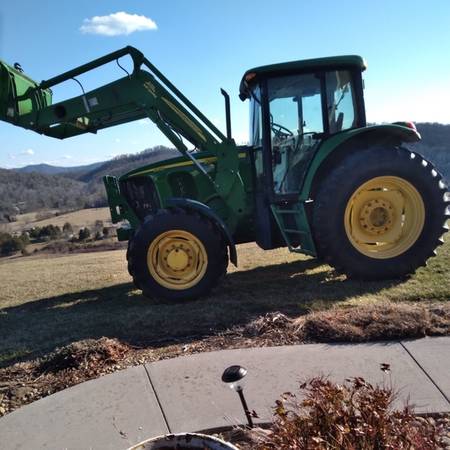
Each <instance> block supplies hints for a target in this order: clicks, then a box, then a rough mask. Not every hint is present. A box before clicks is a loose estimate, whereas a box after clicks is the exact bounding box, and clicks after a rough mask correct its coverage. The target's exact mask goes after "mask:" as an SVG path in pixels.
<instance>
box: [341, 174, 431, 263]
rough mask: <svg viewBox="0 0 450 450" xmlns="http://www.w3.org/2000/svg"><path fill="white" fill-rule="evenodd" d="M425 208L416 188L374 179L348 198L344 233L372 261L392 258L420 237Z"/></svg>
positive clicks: (397, 181) (393, 179) (392, 179)
mask: <svg viewBox="0 0 450 450" xmlns="http://www.w3.org/2000/svg"><path fill="white" fill-rule="evenodd" d="M424 223H425V205H424V203H423V200H422V196H421V195H420V194H419V192H418V191H417V189H416V188H415V187H414V186H413V185H412V184H411V183H410V182H409V181H406V180H404V179H403V178H399V177H393V176H385V177H376V178H372V179H371V180H369V181H367V182H365V183H364V184H362V185H361V186H360V187H359V188H358V189H356V191H355V192H354V193H353V194H352V195H351V197H350V199H349V201H348V203H347V207H346V208H345V214H344V224H345V232H346V234H347V237H348V239H349V240H350V242H351V243H352V245H353V246H354V247H355V248H356V249H357V250H358V251H359V252H361V253H362V254H364V255H366V256H370V257H371V258H377V259H387V258H394V257H395V256H398V255H401V254H402V253H404V252H406V251H407V250H408V249H409V248H410V247H411V246H412V245H414V243H415V242H416V241H417V239H418V238H419V236H420V234H421V232H422V230H423V226H424Z"/></svg>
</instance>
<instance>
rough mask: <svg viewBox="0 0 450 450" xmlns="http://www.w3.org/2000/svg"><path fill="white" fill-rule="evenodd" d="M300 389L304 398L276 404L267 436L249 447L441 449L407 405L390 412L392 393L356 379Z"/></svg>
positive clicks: (433, 430)
mask: <svg viewBox="0 0 450 450" xmlns="http://www.w3.org/2000/svg"><path fill="white" fill-rule="evenodd" d="M386 368H387V370H388V366H387V365H386V367H385V369H386ZM300 389H301V391H303V393H304V395H303V396H302V398H303V399H302V400H299V399H298V397H297V396H296V395H294V394H291V393H286V394H284V395H283V396H282V398H281V400H278V401H277V402H276V408H275V420H274V423H273V425H272V428H271V430H270V432H269V433H267V434H266V433H265V434H264V435H263V436H260V437H258V438H257V439H255V440H256V444H255V445H253V446H252V449H254V450H275V449H277V450H294V449H295V450H306V449H308V450H309V449H318V450H319V449H320V450H322V449H324V450H325V449H336V450H337V449H353V450H369V449H380V450H381V449H398V450H401V449H411V448H415V449H419V448H420V449H422V450H428V449H430V450H431V449H436V448H438V446H439V444H438V438H439V434H440V430H438V429H437V427H435V426H434V425H432V424H431V423H429V422H427V421H425V420H423V421H419V420H417V418H416V417H415V416H414V414H413V411H412V409H411V408H410V407H409V406H405V407H404V408H403V409H402V410H393V409H392V402H393V400H394V397H395V396H394V394H393V392H392V390H391V389H386V388H381V387H375V386H372V385H371V384H370V383H368V382H366V381H365V380H364V379H363V378H359V377H356V378H352V379H349V380H346V383H345V384H344V385H338V384H335V383H333V382H331V381H329V380H327V379H324V378H313V379H311V380H310V381H308V382H306V383H304V384H302V385H301V386H300Z"/></svg>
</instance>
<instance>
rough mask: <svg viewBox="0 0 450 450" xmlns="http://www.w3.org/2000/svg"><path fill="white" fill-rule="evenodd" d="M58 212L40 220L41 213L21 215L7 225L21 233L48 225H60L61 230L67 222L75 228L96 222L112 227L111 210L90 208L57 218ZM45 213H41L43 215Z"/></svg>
mask: <svg viewBox="0 0 450 450" xmlns="http://www.w3.org/2000/svg"><path fill="white" fill-rule="evenodd" d="M56 212H57V211H56V210H54V211H48V214H49V215H50V214H53V217H49V218H47V219H43V220H38V218H39V213H28V214H20V215H18V216H17V222H11V223H9V224H7V227H8V231H10V232H13V231H14V232H20V231H22V230H23V229H26V228H30V227H43V226H46V225H55V226H56V225H58V226H59V227H60V228H62V227H63V225H64V224H65V223H66V222H70V223H71V225H72V226H73V227H75V228H80V227H86V226H87V227H91V226H93V225H94V224H95V221H96V220H102V221H103V222H104V224H105V225H106V226H109V225H111V216H110V212H109V208H89V209H81V210H79V211H74V212H69V213H66V214H61V215H58V216H55V215H54V214H55V213H56ZM42 214H44V213H41V215H42Z"/></svg>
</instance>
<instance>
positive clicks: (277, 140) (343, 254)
mask: <svg viewBox="0 0 450 450" xmlns="http://www.w3.org/2000/svg"><path fill="white" fill-rule="evenodd" d="M126 56H127V57H131V59H132V61H133V70H132V71H130V72H131V73H128V72H127V73H126V74H125V76H124V77H123V78H120V79H117V80H116V81H113V82H112V83H110V84H107V85H105V86H102V87H100V88H97V89H94V90H92V91H90V92H85V91H84V90H83V91H82V92H81V94H80V95H79V96H77V97H74V98H70V99H68V100H65V101H61V102H58V103H52V92H51V88H52V87H53V86H55V85H57V84H60V83H62V82H65V81H67V80H70V79H72V78H74V77H76V76H78V75H80V74H83V73H85V72H88V71H90V70H93V69H95V68H97V67H99V66H102V65H104V64H107V63H110V62H114V61H117V63H118V65H119V67H122V66H121V65H120V63H119V58H122V57H126ZM365 68H366V65H365V63H364V61H363V59H362V58H361V57H359V56H336V57H331V58H319V59H310V60H304V61H294V62H287V63H281V64H274V65H269V66H263V67H257V68H254V69H251V70H248V71H247V72H246V73H245V74H244V76H243V78H242V81H241V83H240V93H239V96H240V98H241V100H243V101H246V100H248V101H249V104H250V144H249V145H245V146H238V145H236V144H235V142H234V140H233V139H232V136H231V125H230V123H231V121H230V102H229V96H228V94H227V93H226V92H225V91H223V90H222V93H223V95H224V97H225V111H226V123H227V130H226V134H223V133H222V131H221V130H219V129H218V128H217V127H216V126H215V125H214V124H213V123H212V122H211V121H210V120H208V119H207V118H206V117H205V116H204V115H203V114H202V113H201V112H200V110H199V109H197V108H196V107H195V106H194V105H193V104H192V103H191V102H190V101H189V100H188V99H187V98H186V97H185V96H184V95H183V94H182V93H181V92H180V91H179V90H178V89H177V88H176V87H175V86H174V85H173V84H172V83H171V82H170V81H169V80H168V79H167V78H166V77H165V76H164V75H163V74H162V73H161V72H160V71H159V70H158V69H157V68H156V67H155V66H154V65H153V64H152V63H151V62H150V61H149V60H148V59H147V58H146V57H145V56H144V55H143V54H142V53H141V52H139V51H138V50H136V49H135V48H133V47H126V48H124V49H122V50H119V51H116V52H114V53H111V54H109V55H106V56H104V57H102V58H99V59H96V60H94V61H92V62H90V63H88V64H85V65H82V66H80V67H77V68H75V69H73V70H70V71H68V72H65V73H63V74H61V75H58V76H56V77H54V78H51V79H48V80H46V81H42V82H40V83H37V82H35V81H33V80H31V79H30V78H28V77H27V76H25V75H24V74H23V72H22V70H21V68H20V66H18V65H16V66H15V67H11V66H9V65H7V64H5V63H1V64H0V118H1V119H2V120H4V121H7V122H10V123H12V124H14V125H17V126H20V127H23V128H27V129H30V130H32V131H35V132H37V133H40V134H44V135H47V136H52V137H55V138H59V139H65V138H69V137H72V136H76V135H80V134H84V133H96V132H97V131H98V130H101V129H103V128H107V127H112V126H115V125H119V124H122V123H125V122H130V121H133V120H138V119H142V118H150V120H152V121H153V122H154V123H155V124H156V125H157V127H158V128H159V129H160V130H161V131H162V132H163V133H164V135H165V136H167V138H168V139H169V140H170V141H171V142H172V143H173V145H174V146H175V147H176V148H177V149H178V150H179V151H180V153H181V156H180V157H178V158H175V159H170V160H166V161H163V162H157V163H154V164H150V165H147V166H144V167H141V168H139V169H136V170H132V171H131V172H129V173H127V174H125V175H123V176H121V177H120V178H119V179H117V178H115V177H112V176H106V177H105V178H104V183H105V186H106V191H107V195H108V201H109V206H110V209H111V216H112V221H113V222H114V223H120V224H121V226H120V227H119V228H118V230H117V234H118V238H119V240H128V252H127V259H128V269H129V272H130V274H131V276H132V277H133V280H134V283H135V284H136V286H137V287H138V288H139V289H141V290H142V291H143V293H144V295H145V296H148V297H157V298H165V299H169V300H177V299H192V298H196V297H199V296H203V295H205V294H207V293H208V292H209V291H210V290H211V288H213V287H214V286H215V285H216V284H217V282H218V281H219V280H220V278H221V277H222V276H223V275H224V274H225V273H226V270H227V266H228V260H231V262H232V263H233V264H235V265H237V263H238V258H237V252H236V244H240V243H243V242H253V241H256V243H257V244H258V245H259V246H260V247H261V248H263V249H266V250H268V249H273V248H276V247H288V248H289V250H290V251H293V252H300V253H305V254H307V255H311V256H315V257H317V258H320V259H321V260H323V261H325V262H327V263H329V264H331V265H332V266H334V267H335V268H336V270H338V271H340V272H343V273H345V274H347V275H348V276H349V277H352V278H359V279H367V280H377V279H386V278H387V279H391V278H397V277H403V276H405V275H407V274H411V273H413V272H414V271H415V270H416V269H417V268H418V267H420V266H423V265H425V264H426V261H427V260H428V258H429V257H431V256H433V255H434V254H435V249H436V248H437V246H438V245H440V244H441V242H442V240H441V238H442V235H443V234H444V233H445V231H446V226H445V223H446V218H447V216H448V205H449V203H450V202H449V197H448V194H447V192H446V191H447V186H446V184H445V182H444V181H443V178H442V176H441V175H440V173H439V172H438V171H437V170H436V169H435V168H434V167H433V165H432V164H431V163H430V162H428V161H426V160H425V159H424V158H423V157H422V156H421V155H419V154H418V153H416V152H414V151H411V150H408V149H407V148H406V145H407V144H409V143H413V142H416V141H419V140H420V135H419V133H418V132H417V130H416V128H415V126H414V124H412V123H408V122H396V123H393V124H388V125H377V126H367V123H366V117H365V109H364V97H363V81H362V72H363V71H364V70H365ZM261 282H263V280H262V281H261Z"/></svg>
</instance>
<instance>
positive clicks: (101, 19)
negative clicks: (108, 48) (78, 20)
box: [80, 11, 158, 36]
mask: <svg viewBox="0 0 450 450" xmlns="http://www.w3.org/2000/svg"><path fill="white" fill-rule="evenodd" d="M157 29H158V26H157V25H156V23H155V22H154V21H153V20H152V19H150V17H145V16H140V15H138V14H128V13H126V12H124V11H120V12H116V13H113V14H109V15H108V16H94V17H92V18H90V19H84V21H83V25H81V27H80V31H81V32H82V33H84V34H100V35H103V36H120V35H126V36H128V35H129V34H131V33H134V32H135V31H145V30H157Z"/></svg>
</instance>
